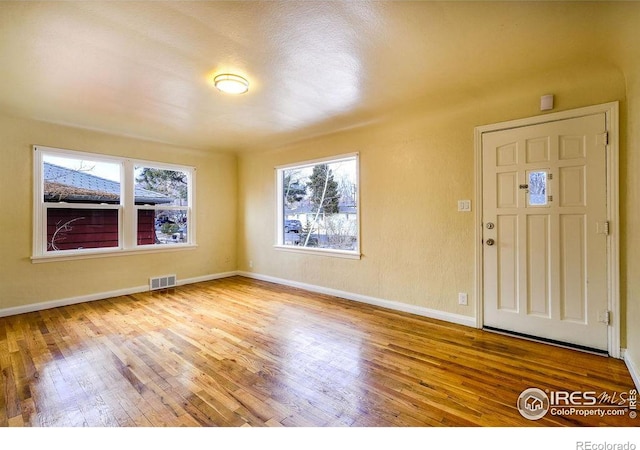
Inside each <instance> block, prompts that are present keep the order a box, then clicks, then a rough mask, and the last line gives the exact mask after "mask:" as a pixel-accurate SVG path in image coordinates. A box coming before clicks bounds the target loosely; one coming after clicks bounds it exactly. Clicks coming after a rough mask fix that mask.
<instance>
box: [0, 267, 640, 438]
mask: <svg viewBox="0 0 640 450" xmlns="http://www.w3.org/2000/svg"><path fill="white" fill-rule="evenodd" d="M0 369H1V371H2V372H1V373H2V376H1V377H0V426H55V427H59V426H74V427H75V426H92V427H96V426H107V427H115V426H122V427H161V426H171V427H174V426H187V427H196V426H226V427H240V426H288V427H295V426H314V427H316V426H353V427H362V426H389V427H416V426H418V427H422V426H431V425H435V426H562V425H564V426H583V425H584V426H593V425H606V426H638V424H640V419H638V418H636V419H631V418H630V417H629V415H628V414H625V415H624V416H623V417H620V416H617V417H614V416H604V417H597V416H590V417H584V416H579V415H569V416H564V417H563V416H554V415H552V414H550V413H548V414H547V415H546V416H545V417H543V418H542V419H540V420H537V421H531V420H527V419H525V418H523V417H522V416H521V415H520V413H519V412H518V410H517V408H516V402H517V399H518V396H519V395H520V393H521V392H522V391H523V390H524V389H527V388H530V387H537V388H540V389H542V390H549V391H595V392H597V393H598V394H600V393H602V392H607V393H610V394H611V393H614V392H616V393H621V392H628V391H629V390H631V389H634V386H633V382H632V380H631V377H630V376H629V373H628V371H627V370H626V367H625V365H624V363H623V362H622V361H620V360H616V359H612V358H604V357H601V356H595V355H590V354H586V353H581V352H577V351H573V350H568V349H562V348H557V347H551V346H547V345H543V344H538V343H534V342H529V341H524V340H520V339H516V338H511V337H506V336H501V335H498V334H493V333H489V332H484V331H480V330H476V329H472V328H468V327H463V326H457V325H452V324H448V323H444V322H440V321H436V320H431V319H426V318H422V317H417V316H412V315H409V314H404V313H399V312H395V311H389V310H384V309H380V308H376V307H373V306H369V305H364V304H360V303H355V302H351V301H347V300H342V299H337V298H334V297H329V296H324V295H318V294H312V293H309V292H305V291H302V290H297V289H293V288H287V287H283V286H278V285H273V284H270V283H266V282H261V281H255V280H250V279H247V278H242V277H233V278H227V279H222V280H216V281H212V282H207V283H201V284H197V285H190V286H184V287H180V288H177V289H174V290H171V291H169V292H156V293H142V294H136V295H130V296H125V297H118V298H113V299H108V300H101V301H95V302H90V303H85V304H78V305H73V306H67V307H63V308H56V309H50V310H45V311H40V312H35V313H29V314H23V315H19V316H13V317H6V318H0Z"/></svg>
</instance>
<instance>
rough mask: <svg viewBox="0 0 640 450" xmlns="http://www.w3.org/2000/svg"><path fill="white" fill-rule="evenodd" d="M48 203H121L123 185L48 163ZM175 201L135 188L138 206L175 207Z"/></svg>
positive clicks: (46, 168)
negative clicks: (162, 205)
mask: <svg viewBox="0 0 640 450" xmlns="http://www.w3.org/2000/svg"><path fill="white" fill-rule="evenodd" d="M43 169H44V199H45V201H48V200H54V201H69V202H99V203H117V202H118V201H119V198H120V183H118V182H117V181H111V180H107V179H106V178H101V177H98V176H95V175H92V174H90V173H86V172H82V171H78V170H72V169H67V168H66V167H60V166H57V165H55V164H51V163H47V162H45V163H44V165H43ZM172 201H173V199H171V198H170V197H168V196H166V195H164V194H161V193H158V192H153V191H149V190H147V189H142V188H140V187H136V188H135V202H136V203H143V204H151V205H156V204H159V203H162V204H167V203H171V202H172Z"/></svg>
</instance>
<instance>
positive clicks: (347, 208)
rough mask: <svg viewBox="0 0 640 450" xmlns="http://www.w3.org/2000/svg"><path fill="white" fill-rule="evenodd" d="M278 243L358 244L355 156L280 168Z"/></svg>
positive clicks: (347, 246) (352, 247) (340, 247)
mask: <svg viewBox="0 0 640 450" xmlns="http://www.w3.org/2000/svg"><path fill="white" fill-rule="evenodd" d="M281 174H282V181H283V185H282V191H281V192H282V197H283V211H282V214H283V222H282V223H283V230H282V244H284V245H292V246H299V247H316V248H328V249H336V250H356V249H357V248H358V221H357V218H358V215H357V208H358V205H357V189H358V187H357V166H356V158H355V157H353V158H348V159H342V160H339V161H335V162H326V163H321V164H316V165H313V166H300V167H292V168H288V169H281Z"/></svg>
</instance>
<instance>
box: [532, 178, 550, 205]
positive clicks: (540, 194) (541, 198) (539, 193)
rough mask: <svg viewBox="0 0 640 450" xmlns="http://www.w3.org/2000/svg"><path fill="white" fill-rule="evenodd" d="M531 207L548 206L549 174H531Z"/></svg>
mask: <svg viewBox="0 0 640 450" xmlns="http://www.w3.org/2000/svg"><path fill="white" fill-rule="evenodd" d="M529 205H531V206H546V205H547V172H543V171H540V172H529Z"/></svg>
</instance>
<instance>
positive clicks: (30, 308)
mask: <svg viewBox="0 0 640 450" xmlns="http://www.w3.org/2000/svg"><path fill="white" fill-rule="evenodd" d="M234 275H242V276H244V277H247V278H255V279H256V280H262V281H268V282H270V283H276V284H281V285H284V286H291V287H296V288H300V289H304V290H307V291H310V292H317V293H319V294H325V295H332V296H334V297H340V298H344V299H347V300H354V301H357V302H361V303H367V304H369V305H374V306H380V307H382V308H388V309H393V310H395V311H402V312H406V313H410V314H416V315H419V316H423V317H429V318H431V319H438V320H443V321H446V322H451V323H455V324H459V325H465V326H468V327H472V328H475V326H476V323H475V318H474V317H468V316H463V315H460V314H453V313H448V312H445V311H438V310H435V309H429V308H425V307H422V306H415V305H407V304H405V303H400V302H395V301H391V300H384V299H381V298H376V297H370V296H367V295H361V294H354V293H351V292H347V291H340V290H337V289H331V288H326V287H322V286H317V285H313V284H307V283H300V282H297V281H291V280H286V279H283V278H276V277H271V276H268V275H260V274H257V273H252V272H238V271H231V272H222V273H217V274H211V275H204V276H201V277H193V278H184V279H178V280H177V285H178V286H184V285H187V284H193V283H202V282H205V281H211V280H216V279H220V278H227V277H232V276H234ZM148 290H149V286H148V285H146V284H145V285H143V286H135V287H131V288H125V289H118V290H114V291H106V292H99V293H95V294H88V295H80V296H78V297H69V298H63V299H59V300H51V301H47V302H40V303H32V304H29V305H24V306H16V307H13V308H5V309H0V317H6V316H14V315H17V314H24V313H29V312H34V311H42V310H45V309H51V308H58V307H60V306H68V305H75V304H77V303H83V302H91V301H95V300H103V299H106V298H113V297H120V296H123V295H131V294H137V293H140V292H146V291H148Z"/></svg>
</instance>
